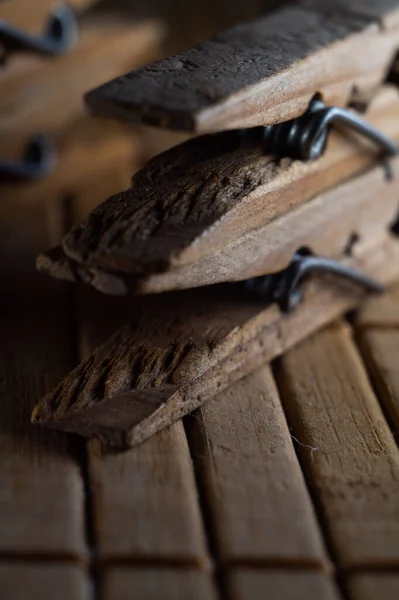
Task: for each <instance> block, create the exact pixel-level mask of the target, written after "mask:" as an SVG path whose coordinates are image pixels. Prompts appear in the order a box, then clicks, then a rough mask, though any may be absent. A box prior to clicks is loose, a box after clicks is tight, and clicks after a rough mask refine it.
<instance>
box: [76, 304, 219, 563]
mask: <svg viewBox="0 0 399 600" xmlns="http://www.w3.org/2000/svg"><path fill="white" fill-rule="evenodd" d="M102 300H104V302H102ZM112 307H113V308H112ZM124 310H125V308H124V307H123V306H121V304H120V303H118V305H117V306H115V304H113V303H112V302H110V301H109V300H108V299H107V298H101V297H100V298H99V297H98V295H93V296H90V297H88V298H86V299H84V301H82V302H81V315H80V316H81V318H80V328H81V340H82V343H81V349H82V355H83V356H87V355H89V354H90V353H91V352H92V350H93V348H94V347H95V346H96V345H97V344H98V343H99V342H100V340H101V341H102V340H103V339H104V337H106V336H107V335H109V330H114V328H115V326H116V322H117V321H119V324H120V323H121V322H123V320H124ZM89 454H90V470H91V481H92V486H93V507H94V527H95V531H96V539H97V548H98V554H99V557H100V559H101V561H102V562H106V563H107V562H111V563H115V562H118V561H121V562H123V563H126V562H129V563H139V564H140V563H143V562H144V563H146V562H147V563H151V562H158V563H159V562H160V563H162V562H164V563H166V564H168V565H171V564H177V565H190V566H194V565H195V566H199V565H200V566H204V565H206V564H207V563H208V558H207V549H206V542H205V536H204V531H203V526H202V518H201V514H200V509H199V504H198V498H197V491H196V485H195V479H194V473H193V466H192V460H191V455H190V451H189V448H188V445H187V439H186V436H185V432H184V428H183V425H182V423H181V422H178V423H176V424H175V425H173V426H172V427H170V428H168V429H166V430H165V431H163V432H161V433H160V434H159V435H157V436H154V437H153V438H152V439H150V440H148V441H147V442H146V443H145V444H143V445H141V446H140V447H138V448H134V449H133V450H131V451H129V452H125V453H123V454H115V453H109V454H103V453H102V452H101V449H100V446H99V445H98V444H96V443H95V442H92V443H91V444H90V445H89Z"/></svg>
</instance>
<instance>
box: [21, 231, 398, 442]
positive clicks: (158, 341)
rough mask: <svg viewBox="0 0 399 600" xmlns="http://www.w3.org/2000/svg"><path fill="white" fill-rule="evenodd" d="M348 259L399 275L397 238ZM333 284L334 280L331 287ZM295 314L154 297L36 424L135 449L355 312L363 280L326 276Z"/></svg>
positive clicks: (219, 300)
mask: <svg viewBox="0 0 399 600" xmlns="http://www.w3.org/2000/svg"><path fill="white" fill-rule="evenodd" d="M383 239H384V243H382V244H381V245H378V246H377V245H373V246H372V249H371V250H372V251H370V252H367V253H366V255H365V256H362V257H360V256H357V257H356V259H354V258H351V259H349V260H348V263H349V264H351V265H354V266H356V267H357V268H359V269H360V270H362V271H363V272H365V273H368V275H370V276H372V277H378V278H379V280H380V281H382V282H388V281H389V280H392V279H394V278H395V277H397V276H398V273H397V268H398V264H399V256H398V253H399V245H398V244H397V242H395V241H393V240H392V238H391V237H390V236H387V237H386V238H383ZM328 281H329V282H330V283H329V284H328ZM308 286H309V287H307V288H306V289H305V300H304V301H303V302H302V304H301V305H300V306H299V307H298V308H297V309H296V310H295V311H294V312H293V313H291V314H289V315H286V314H282V313H281V312H280V311H279V310H278V308H277V306H276V305H271V306H270V305H269V306H268V307H265V304H264V301H262V300H261V299H251V298H248V297H246V298H243V295H242V292H241V290H240V288H238V287H235V288H234V287H231V286H227V285H226V286H221V287H215V288H210V289H209V288H208V289H203V290H201V293H199V292H198V291H197V290H192V291H187V292H179V293H177V294H175V295H173V294H170V295H165V296H164V297H163V300H162V311H160V305H159V298H157V297H155V298H145V299H143V301H142V304H141V305H140V303H138V304H136V306H135V307H133V306H132V307H131V310H132V311H134V315H135V316H134V321H133V322H132V323H131V324H129V325H126V326H125V327H123V328H121V329H120V330H118V331H117V332H116V333H115V334H114V335H113V336H112V337H111V338H109V339H108V340H107V341H106V342H105V343H104V344H103V345H102V346H100V347H99V348H98V349H97V350H96V351H95V352H94V353H93V354H92V355H90V357H88V358H87V360H86V361H84V362H83V363H82V364H81V365H80V366H79V367H77V369H75V370H74V371H73V372H72V373H71V374H70V375H69V376H68V377H67V378H66V379H65V380H64V381H63V382H62V383H61V384H60V386H59V387H58V388H56V389H55V390H54V391H53V392H52V393H51V394H49V395H48V396H47V397H45V398H44V399H43V401H42V402H41V403H40V404H39V405H38V406H37V407H36V409H35V411H34V413H33V415H32V420H33V422H35V423H41V424H43V425H47V426H50V427H57V428H63V429H66V430H68V431H74V432H76V433H79V434H81V435H88V436H92V435H96V436H98V437H100V438H101V439H103V440H104V441H106V442H107V443H109V444H114V445H122V446H126V445H132V444H135V443H139V442H140V441H143V440H144V439H146V438H147V437H149V436H151V435H153V434H154V433H155V432H156V431H159V430H160V429H163V428H164V427H166V426H167V425H169V424H171V423H172V422H174V421H175V420H177V419H179V418H181V416H182V415H184V414H187V413H188V412H190V411H192V410H194V409H195V408H197V407H198V406H200V405H201V404H203V403H204V402H205V401H206V400H207V399H210V398H211V397H213V396H214V395H215V394H216V393H218V392H221V391H223V389H225V388H226V387H227V386H228V385H229V384H231V383H233V382H234V381H237V380H238V379H239V378H241V377H243V376H244V375H246V374H248V373H251V372H253V371H254V370H256V369H257V368H259V367H260V366H261V365H262V364H263V363H264V362H266V361H268V360H271V359H273V358H274V357H276V356H278V355H280V354H281V353H282V352H284V351H286V350H287V348H289V347H292V345H293V344H295V343H297V342H298V341H299V340H300V339H303V337H305V336H307V335H309V334H310V333H311V332H314V331H316V330H317V329H318V328H319V327H321V326H322V325H325V324H326V323H328V322H330V321H331V320H333V319H335V318H337V316H339V315H340V314H342V313H343V312H345V311H346V310H349V309H350V308H353V307H354V306H356V304H357V303H358V302H359V301H360V300H361V298H362V297H364V291H363V290H360V289H359V286H356V288H355V286H353V285H352V284H349V283H348V282H343V281H342V280H338V279H337V278H334V281H333V282H332V281H331V280H328V277H326V278H325V279H323V277H321V278H320V277H319V278H318V280H316V279H314V280H312V281H311V282H309V284H308Z"/></svg>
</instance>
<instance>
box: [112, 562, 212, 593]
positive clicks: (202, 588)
mask: <svg viewBox="0 0 399 600" xmlns="http://www.w3.org/2000/svg"><path fill="white" fill-rule="evenodd" d="M102 593H103V595H102V598H103V599H104V600H133V598H140V600H160V598H161V597H162V600H216V598H218V595H217V593H216V590H215V587H214V584H213V582H212V576H211V573H206V572H203V571H194V570H192V569H187V568H186V569H182V570H178V569H172V568H159V567H156V568H151V567H147V568H141V569H140V568H137V567H136V568H126V567H119V568H118V567H115V568H112V569H110V570H109V571H107V572H106V574H105V577H104V587H103V591H102Z"/></svg>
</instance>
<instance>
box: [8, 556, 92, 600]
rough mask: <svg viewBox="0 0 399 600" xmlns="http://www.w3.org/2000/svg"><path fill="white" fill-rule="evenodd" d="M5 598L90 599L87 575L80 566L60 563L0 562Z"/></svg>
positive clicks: (15, 599) (34, 599)
mask: <svg viewBox="0 0 399 600" xmlns="http://www.w3.org/2000/svg"><path fill="white" fill-rule="evenodd" d="M0 590H1V597H2V598H4V600H43V599H44V598H57V600H90V599H91V597H92V594H91V590H90V587H89V582H88V580H87V576H86V575H85V573H84V572H83V571H81V570H80V569H79V568H78V567H75V566H69V565H57V564H51V563H50V564H49V563H47V564H46V563H45V564H39V565H38V564H34V565H31V564H26V563H19V564H18V563H16V564H12V563H0Z"/></svg>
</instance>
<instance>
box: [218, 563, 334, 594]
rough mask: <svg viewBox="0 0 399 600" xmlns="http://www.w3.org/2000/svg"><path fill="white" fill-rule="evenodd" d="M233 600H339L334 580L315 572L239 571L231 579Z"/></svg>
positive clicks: (230, 585)
mask: <svg viewBox="0 0 399 600" xmlns="http://www.w3.org/2000/svg"><path fill="white" fill-rule="evenodd" d="M229 589H230V596H229V598H230V599H231V600H264V599H265V598H267V599H268V600H283V599H284V600H309V599H310V598H312V599H313V598H314V599H316V598H317V600H339V598H341V596H340V594H339V593H338V591H337V589H336V587H335V585H334V583H333V582H332V580H331V579H330V578H329V577H328V576H327V575H325V574H324V573H315V572H312V571H304V572H300V571H289V570H288V569H287V570H278V571H273V570H271V571H261V570H256V569H253V570H251V569H238V570H237V571H233V572H232V574H231V575H230V577H229Z"/></svg>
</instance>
